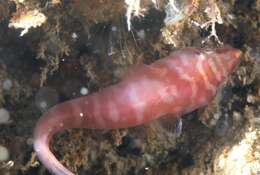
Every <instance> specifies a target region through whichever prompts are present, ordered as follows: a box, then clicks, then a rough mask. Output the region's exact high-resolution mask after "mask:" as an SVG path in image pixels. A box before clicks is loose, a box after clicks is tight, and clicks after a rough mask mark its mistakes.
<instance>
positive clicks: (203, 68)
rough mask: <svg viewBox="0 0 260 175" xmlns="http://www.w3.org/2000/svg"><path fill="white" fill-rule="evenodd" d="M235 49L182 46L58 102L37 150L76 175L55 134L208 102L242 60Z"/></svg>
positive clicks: (134, 121)
mask: <svg viewBox="0 0 260 175" xmlns="http://www.w3.org/2000/svg"><path fill="white" fill-rule="evenodd" d="M240 55H241V52H240V51H239V50H237V49H233V48H219V49H200V48H184V49H180V50H178V51H175V52H173V53H171V54H170V55H169V56H168V57H165V58H162V59H160V60H158V61H156V62H154V63H153V64H150V65H142V66H139V67H137V68H135V69H133V70H132V71H131V72H129V74H128V75H127V76H126V77H125V78H124V79H123V80H122V81H121V82H119V83H118V84H115V85H112V86H110V87H107V88H105V89H103V90H101V91H99V92H96V93H93V94H90V95H88V96H85V97H80V98H76V99H73V100H70V101H67V102H64V103H61V104H59V105H56V106H54V107H53V108H51V109H50V110H49V111H47V112H46V113H45V114H44V115H43V116H42V117H41V119H40V120H39V122H38V123H37V126H36V128H35V132H34V149H35V152H36V154H37V156H38V158H39V159H40V161H41V162H42V163H43V164H44V165H45V166H46V167H47V168H48V170H49V171H51V172H52V173H54V174H56V175H73V173H72V172H70V171H69V170H67V169H66V168H65V167H64V166H63V165H62V164H61V163H60V162H59V161H58V160H57V159H56V158H55V156H54V155H53V154H52V153H51V151H50V150H49V141H50V139H51V138H52V136H53V135H54V134H55V133H57V132H59V131H61V130H64V129H68V128H92V129H114V128H128V127H132V126H136V125H141V124H143V123H147V122H149V121H152V120H155V119H157V118H159V117H160V116H163V115H165V114H173V116H180V115H183V114H185V113H188V112H191V111H193V110H194V109H196V108H199V107H202V106H204V105H206V104H207V103H208V102H209V101H210V100H211V99H212V98H213V97H214V96H215V94H216V91H217V89H218V87H219V85H220V84H221V83H222V82H223V81H224V80H225V78H226V77H227V76H228V74H229V73H230V72H232V70H233V69H234V67H235V66H236V65H237V64H238V62H239V56H240Z"/></svg>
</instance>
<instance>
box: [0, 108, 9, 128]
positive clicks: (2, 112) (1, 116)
mask: <svg viewBox="0 0 260 175" xmlns="http://www.w3.org/2000/svg"><path fill="white" fill-rule="evenodd" d="M9 122H10V114H9V112H8V111H7V110H6V109H4V108H0V124H7V123H9Z"/></svg>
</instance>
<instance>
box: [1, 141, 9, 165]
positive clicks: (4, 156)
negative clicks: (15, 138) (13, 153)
mask: <svg viewBox="0 0 260 175" xmlns="http://www.w3.org/2000/svg"><path fill="white" fill-rule="evenodd" d="M8 159H9V151H8V149H7V148H6V147H4V146H2V145H0V162H3V161H7V160H8Z"/></svg>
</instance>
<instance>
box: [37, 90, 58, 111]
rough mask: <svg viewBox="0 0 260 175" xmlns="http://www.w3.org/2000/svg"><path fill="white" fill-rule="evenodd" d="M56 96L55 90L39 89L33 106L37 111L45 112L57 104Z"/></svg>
mask: <svg viewBox="0 0 260 175" xmlns="http://www.w3.org/2000/svg"><path fill="white" fill-rule="evenodd" d="M58 99H59V97H58V94H57V92H56V91H55V89H52V88H50V87H41V88H40V89H39V91H38V92H37V94H36V96H35V105H36V107H37V109H39V110H40V111H42V112H45V111H46V110H47V109H48V108H50V107H51V106H54V105H55V104H57V103H58Z"/></svg>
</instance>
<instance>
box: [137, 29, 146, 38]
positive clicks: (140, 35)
mask: <svg viewBox="0 0 260 175" xmlns="http://www.w3.org/2000/svg"><path fill="white" fill-rule="evenodd" d="M137 36H138V37H139V38H141V39H145V31H144V30H143V29H142V30H139V31H137Z"/></svg>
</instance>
